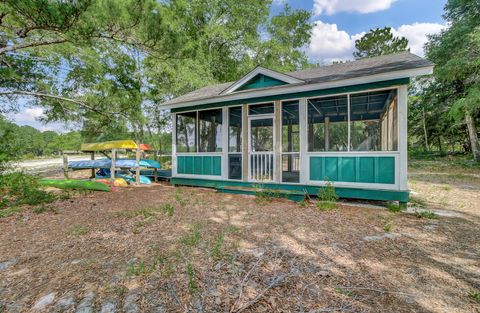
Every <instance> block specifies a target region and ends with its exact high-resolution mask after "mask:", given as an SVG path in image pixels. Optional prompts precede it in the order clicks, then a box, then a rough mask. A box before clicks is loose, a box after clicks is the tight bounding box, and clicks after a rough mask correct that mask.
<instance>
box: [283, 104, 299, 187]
mask: <svg viewBox="0 0 480 313" xmlns="http://www.w3.org/2000/svg"><path fill="white" fill-rule="evenodd" d="M299 181H300V112H299V107H298V101H297V100H295V101H286V102H283V103H282V182H285V183H298V182H299Z"/></svg>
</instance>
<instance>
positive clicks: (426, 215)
mask: <svg viewBox="0 0 480 313" xmlns="http://www.w3.org/2000/svg"><path fill="white" fill-rule="evenodd" d="M415 216H416V217H418V218H428V219H435V218H437V215H436V214H435V213H433V212H432V211H416V212H415Z"/></svg>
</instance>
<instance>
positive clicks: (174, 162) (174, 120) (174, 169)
mask: <svg viewBox="0 0 480 313" xmlns="http://www.w3.org/2000/svg"><path fill="white" fill-rule="evenodd" d="M175 176H177V114H175V113H172V177H175Z"/></svg>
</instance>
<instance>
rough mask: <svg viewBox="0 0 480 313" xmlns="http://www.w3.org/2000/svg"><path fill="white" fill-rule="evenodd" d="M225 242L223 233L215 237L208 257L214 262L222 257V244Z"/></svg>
mask: <svg viewBox="0 0 480 313" xmlns="http://www.w3.org/2000/svg"><path fill="white" fill-rule="evenodd" d="M224 242H225V235H224V234H223V233H221V234H219V235H217V236H216V237H215V240H214V242H213V245H212V247H211V248H210V257H211V258H212V259H214V260H218V259H221V258H222V257H223V255H224V252H223V244H224Z"/></svg>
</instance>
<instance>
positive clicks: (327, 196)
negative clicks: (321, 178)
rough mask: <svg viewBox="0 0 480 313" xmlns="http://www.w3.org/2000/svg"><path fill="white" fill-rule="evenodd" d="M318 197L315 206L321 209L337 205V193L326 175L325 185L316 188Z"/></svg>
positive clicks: (332, 207)
mask: <svg viewBox="0 0 480 313" xmlns="http://www.w3.org/2000/svg"><path fill="white" fill-rule="evenodd" d="M318 199H319V201H318V202H317V207H318V208H319V209H320V210H322V211H328V210H332V209H336V208H337V206H338V205H337V201H338V195H337V193H336V192H335V187H334V186H333V184H332V183H331V182H330V181H329V180H328V177H325V187H323V188H320V189H319V190H318Z"/></svg>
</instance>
